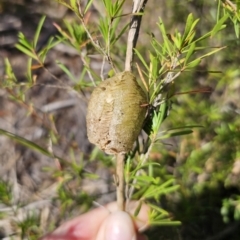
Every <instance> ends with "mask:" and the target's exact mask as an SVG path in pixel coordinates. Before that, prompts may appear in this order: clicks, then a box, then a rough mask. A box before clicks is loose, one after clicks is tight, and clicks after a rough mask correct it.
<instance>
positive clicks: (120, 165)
mask: <svg viewBox="0 0 240 240" xmlns="http://www.w3.org/2000/svg"><path fill="white" fill-rule="evenodd" d="M116 159H117V168H116V174H117V178H116V185H117V204H118V209H119V210H121V211H124V210H125V193H124V188H125V179H124V159H125V154H123V153H118V154H117V155H116Z"/></svg>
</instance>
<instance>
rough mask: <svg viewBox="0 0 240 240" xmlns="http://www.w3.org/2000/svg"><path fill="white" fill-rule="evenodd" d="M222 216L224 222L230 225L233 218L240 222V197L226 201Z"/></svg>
mask: <svg viewBox="0 0 240 240" xmlns="http://www.w3.org/2000/svg"><path fill="white" fill-rule="evenodd" d="M221 214H222V217H223V221H224V222H225V223H229V222H230V219H231V217H232V216H233V219H234V220H235V221H239V220H240V196H239V195H236V196H232V197H230V198H228V199H224V200H223V205H222V208H221ZM231 215H232V216H231Z"/></svg>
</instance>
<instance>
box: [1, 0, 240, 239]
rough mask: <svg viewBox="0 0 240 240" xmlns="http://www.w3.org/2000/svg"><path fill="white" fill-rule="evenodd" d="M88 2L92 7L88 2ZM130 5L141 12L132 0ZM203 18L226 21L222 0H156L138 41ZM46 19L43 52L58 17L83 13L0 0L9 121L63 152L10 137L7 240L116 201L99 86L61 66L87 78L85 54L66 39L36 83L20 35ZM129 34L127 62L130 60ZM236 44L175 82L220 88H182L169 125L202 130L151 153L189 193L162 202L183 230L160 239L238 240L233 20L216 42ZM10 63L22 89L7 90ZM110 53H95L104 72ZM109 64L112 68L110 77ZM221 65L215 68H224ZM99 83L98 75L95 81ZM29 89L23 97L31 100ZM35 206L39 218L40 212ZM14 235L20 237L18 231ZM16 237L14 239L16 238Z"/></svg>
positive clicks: (162, 230)
mask: <svg viewBox="0 0 240 240" xmlns="http://www.w3.org/2000/svg"><path fill="white" fill-rule="evenodd" d="M99 2H100V1H93V6H92V7H91V9H90V14H89V21H90V22H91V24H92V25H93V27H94V23H95V22H96V21H97V19H98V17H99V16H101V14H102V12H103V11H104V10H103V6H102V5H101V4H100V3H99ZM83 4H84V3H83ZM125 8H126V9H125V12H130V11H131V1H130V0H128V1H126V5H125ZM190 12H191V13H193V15H194V17H195V18H200V19H201V20H200V22H199V25H198V27H197V29H198V32H197V35H199V36H200V35H203V34H204V33H206V32H207V31H209V30H210V29H211V27H212V26H213V25H214V23H215V21H216V15H217V2H216V1H207V0H198V1H174V0H169V1H163V0H161V1H149V2H148V4H147V6H146V9H145V15H144V17H143V20H142V28H141V32H140V37H139V41H138V45H137V48H138V49H139V51H141V52H142V53H144V52H146V56H147V50H148V49H149V47H150V39H149V36H150V34H154V36H155V37H156V38H157V39H161V36H160V33H159V31H158V29H157V26H156V22H157V21H158V19H159V17H161V18H162V20H163V21H164V23H165V24H166V26H167V32H169V33H174V29H176V28H177V29H178V30H180V31H183V29H184V26H185V21H186V18H187V16H188V14H189V13H190ZM42 15H46V16H47V17H46V20H45V22H44V25H43V29H42V31H41V34H40V38H39V42H38V46H37V47H38V49H41V48H42V47H44V45H45V44H46V43H47V41H48V39H49V38H50V37H51V36H55V35H58V30H57V29H56V27H55V26H54V24H55V25H56V24H57V25H59V26H63V25H64V23H63V22H64V21H66V20H67V21H70V22H76V21H77V20H76V17H75V16H74V14H73V13H72V12H71V11H69V10H68V9H66V8H65V7H64V6H62V5H59V4H58V3H56V2H55V1H53V0H51V1H50V0H1V1H0V81H1V82H0V86H1V88H0V128H1V129H4V130H7V131H9V132H11V133H14V134H16V135H18V136H21V137H24V138H26V139H28V140H29V141H31V142H34V143H36V144H38V145H40V146H41V147H42V148H44V149H48V150H49V151H52V152H54V154H56V155H57V156H60V157H61V159H67V163H64V162H62V161H61V159H60V160H59V159H52V158H51V157H48V156H45V155H44V154H41V153H39V152H36V151H34V150H33V149H32V147H26V146H23V145H21V144H19V143H16V141H13V140H11V139H10V138H8V137H6V136H4V135H0V239H3V238H4V239H38V237H39V236H41V235H42V234H44V233H45V232H47V231H50V230H52V229H54V228H55V227H56V226H58V225H59V224H61V222H63V221H64V220H66V219H69V218H71V217H73V216H76V215H78V214H80V213H82V212H84V211H86V210H87V209H89V208H90V207H91V206H92V202H93V200H94V201H96V202H98V203H99V204H105V203H107V202H109V201H112V200H114V199H115V190H114V189H115V187H114V184H113V180H112V175H113V174H114V164H113V161H112V159H111V157H109V156H106V155H104V154H103V153H101V152H100V151H98V150H97V149H95V148H94V146H92V145H91V144H90V143H89V142H88V140H87V136H86V123H85V116H86V107H87V99H88V96H89V93H90V89H88V88H86V91H85V92H84V93H81V94H76V92H75V91H72V89H75V90H76V91H78V89H77V87H76V84H75V83H74V82H73V81H72V80H71V79H69V77H68V76H67V75H66V73H64V72H63V71H62V70H61V69H60V68H59V67H58V65H57V64H56V60H59V61H60V62H61V63H63V64H64V65H65V66H66V67H67V68H68V69H69V71H70V72H71V73H72V74H73V75H74V76H75V77H76V78H80V77H81V74H82V71H83V62H82V58H81V57H80V56H79V53H78V52H77V51H74V50H73V49H72V48H69V47H68V46H66V45H64V44H62V43H61V44H59V45H57V46H56V47H54V48H53V49H51V50H50V52H49V54H48V56H47V59H46V62H45V65H46V68H47V69H48V71H46V70H44V69H42V68H37V67H36V69H33V73H34V75H36V76H37V84H34V86H32V87H31V88H27V89H26V88H25V87H24V83H25V82H26V81H27V80H26V74H27V73H26V71H27V56H25V55H24V54H23V53H21V52H20V51H19V50H17V49H16V48H15V44H16V43H17V41H18V32H23V33H24V34H25V36H26V37H27V38H28V39H32V38H33V36H34V33H35V31H36V28H37V25H38V23H39V20H40V19H41V16H42ZM125 39H126V36H125V35H124V36H123V40H121V42H120V44H122V45H123V46H122V52H118V53H115V54H116V55H118V57H119V65H120V66H121V65H122V66H123V63H124V49H125V45H124V44H125ZM206 44H207V45H209V46H227V48H225V49H223V50H222V51H220V52H218V53H217V54H215V55H213V56H211V57H210V58H206V59H204V60H203V61H202V62H201V63H200V65H199V66H198V67H197V68H196V69H195V70H193V71H189V72H186V73H183V74H182V75H181V76H180V77H179V78H178V79H177V80H176V81H175V88H176V92H185V91H191V90H196V89H199V88H204V87H208V88H211V89H212V92H211V93H199V94H183V95H176V97H174V98H173V100H172V109H171V111H170V115H169V116H168V118H167V119H166V120H165V124H164V127H166V128H171V127H180V126H187V125H202V126H203V127H202V128H196V129H195V130H194V132H193V134H191V135H188V136H182V137H176V138H171V139H167V140H166V141H164V142H163V144H161V145H157V146H156V147H155V149H154V151H153V152H152V154H151V156H150V159H151V160H152V161H156V162H159V163H160V164H161V166H162V168H161V171H160V172H159V175H160V177H161V178H162V179H166V180H167V179H169V177H170V176H171V177H174V178H175V179H176V182H177V183H178V184H179V185H180V189H179V190H178V191H177V192H175V193H174V194H171V195H167V196H165V197H164V198H163V199H161V204H162V206H163V208H164V209H166V210H168V211H169V212H171V214H172V215H173V218H174V219H175V220H179V221H181V222H182V225H181V226H179V227H156V228H153V229H150V230H149V231H148V235H149V237H150V239H164V240H165V239H166V240H167V239H174V240H175V239H176V240H178V239H179V240H180V239H182V240H203V239H204V240H205V239H206V240H220V239H221V240H223V239H226V240H229V239H231V240H237V239H239V238H240V237H239V236H240V192H239V187H240V100H239V97H240V40H239V39H237V38H236V35H235V31H234V28H233V25H232V23H231V22H230V21H229V22H227V27H226V29H224V30H223V31H222V32H221V33H220V34H219V35H218V36H217V37H215V38H213V39H211V40H210V41H209V42H207V43H205V45H206ZM6 58H8V59H9V62H10V64H11V65H12V70H13V72H14V73H15V76H16V79H17V82H18V83H22V87H21V84H19V85H18V87H14V88H12V87H11V86H6V85H3V79H4V77H5V76H6V74H7V70H6ZM101 64H102V58H101V56H99V55H97V54H93V56H92V60H91V68H92V69H94V71H95V72H96V73H99V74H100V72H101ZM108 70H109V67H106V69H105V70H104V71H105V73H106V72H107V71H108ZM214 72H215V73H214ZM84 78H85V79H86V81H90V79H89V77H88V75H87V74H86V75H85V76H84ZM23 96H24V97H23ZM33 210H34V213H33ZM7 237H9V238H7ZM10 237H11V238H10Z"/></svg>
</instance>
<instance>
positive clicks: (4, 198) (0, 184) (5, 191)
mask: <svg viewBox="0 0 240 240" xmlns="http://www.w3.org/2000/svg"><path fill="white" fill-rule="evenodd" d="M0 202H1V203H3V204H5V205H11V202H12V192H11V186H10V185H9V183H7V182H4V181H2V180H0Z"/></svg>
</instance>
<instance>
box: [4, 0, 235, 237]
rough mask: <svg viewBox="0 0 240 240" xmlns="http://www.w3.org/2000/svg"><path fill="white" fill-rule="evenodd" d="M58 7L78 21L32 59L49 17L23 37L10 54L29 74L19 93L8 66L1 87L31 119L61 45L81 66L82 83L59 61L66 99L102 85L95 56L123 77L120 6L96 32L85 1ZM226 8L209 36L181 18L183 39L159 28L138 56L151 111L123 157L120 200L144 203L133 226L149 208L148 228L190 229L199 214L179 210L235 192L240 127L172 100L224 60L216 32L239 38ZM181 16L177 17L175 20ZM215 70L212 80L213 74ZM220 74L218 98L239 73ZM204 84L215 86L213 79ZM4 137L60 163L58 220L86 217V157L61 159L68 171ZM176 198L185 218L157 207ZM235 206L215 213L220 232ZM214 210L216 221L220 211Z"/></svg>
mask: <svg viewBox="0 0 240 240" xmlns="http://www.w3.org/2000/svg"><path fill="white" fill-rule="evenodd" d="M58 2H59V3H61V4H62V5H64V6H66V7H67V8H69V9H70V10H71V11H73V12H74V13H75V15H76V16H77V19H76V20H73V21H71V22H70V21H67V20H65V19H64V20H63V23H62V25H60V24H59V25H57V24H55V27H56V28H57V30H58V31H59V34H60V37H59V36H58V37H52V38H50V39H49V41H48V43H47V44H46V45H45V46H44V47H43V48H42V49H41V50H39V51H37V46H38V42H39V37H40V34H41V30H42V27H43V24H44V21H45V17H42V18H41V20H40V21H39V24H38V27H37V29H36V32H35V35H34V37H33V39H32V40H29V39H27V38H26V36H25V35H24V34H23V33H19V36H18V37H19V42H18V44H17V45H16V48H17V49H18V50H20V51H21V52H23V53H24V54H25V55H27V56H28V57H29V60H28V63H27V72H26V76H27V82H24V83H21V84H20V83H19V82H18V79H17V78H16V76H15V74H14V72H13V69H12V66H11V64H10V62H9V60H8V59H5V73H6V77H5V78H4V81H3V82H2V83H1V86H2V87H4V88H6V89H7V90H8V93H9V96H10V98H11V99H13V100H14V101H16V102H18V103H20V104H22V105H23V104H24V106H27V107H28V109H29V113H34V111H33V109H34V106H32V105H31V103H29V102H28V101H27V99H26V96H25V92H26V90H27V89H29V88H31V87H32V86H34V85H35V84H36V82H35V80H36V79H35V78H34V75H33V70H34V69H36V68H43V69H45V70H47V71H48V72H49V73H50V71H49V70H48V69H47V67H46V66H45V62H46V59H47V57H48V53H49V51H50V50H51V49H52V48H54V47H55V46H56V45H57V44H59V43H64V44H66V45H68V46H70V47H72V48H73V49H74V50H75V51H76V52H77V54H79V56H80V57H81V59H82V62H83V63H84V67H83V70H82V73H81V74H80V76H79V77H76V76H75V75H74V74H73V73H72V72H71V70H70V69H68V68H67V67H66V66H65V65H64V64H63V63H61V62H60V61H59V60H56V64H57V65H58V67H59V68H60V69H61V70H62V71H63V72H64V73H65V74H66V76H67V77H68V78H69V79H71V80H72V82H73V84H74V85H73V87H68V86H67V87H66V89H68V90H69V89H70V90H76V91H78V92H80V91H84V90H86V89H89V87H92V86H95V85H97V84H98V82H99V81H100V79H101V78H103V76H99V74H98V73H95V72H94V71H93V69H91V67H90V66H91V59H90V57H89V54H95V53H98V54H99V53H100V54H101V55H102V57H103V67H104V62H105V60H106V59H107V61H108V62H109V63H110V65H111V66H112V69H111V71H110V72H115V71H116V69H117V68H119V69H121V70H122V68H123V60H122V62H121V61H119V58H116V55H117V54H119V53H122V52H123V49H124V47H125V46H123V45H122V44H121V43H120V41H119V40H120V39H121V38H122V36H123V34H124V33H126V32H127V27H128V25H129V24H128V23H126V24H125V25H124V26H122V25H121V22H122V20H123V18H122V14H123V12H122V10H123V4H124V2H125V1H124V0H122V1H120V0H119V1H118V0H117V1H111V0H103V1H102V4H103V6H104V9H105V14H103V16H102V17H101V18H100V19H99V22H98V27H97V29H96V27H93V26H92V25H91V24H90V23H88V22H86V21H85V18H84V17H85V15H86V14H87V12H88V11H89V9H90V7H91V5H92V3H93V1H92V0H88V1H87V3H86V5H85V6H80V4H79V3H78V1H76V0H69V1H63V0H58ZM230 3H231V2H230V1H223V0H219V1H218V9H217V10H216V21H215V22H214V23H213V24H211V26H209V29H210V30H209V29H206V28H205V27H204V28H203V29H201V26H202V25H200V24H202V21H203V19H199V18H196V17H194V14H193V13H190V14H188V16H186V18H185V22H184V24H183V25H182V27H181V28H180V30H178V29H175V27H174V30H171V29H170V28H169V26H167V25H168V23H166V21H167V20H166V19H161V18H159V20H158V23H157V28H158V29H157V31H158V33H159V36H160V38H159V39H158V38H157V37H155V35H154V34H151V35H150V37H149V38H150V44H151V47H149V48H148V47H146V48H145V49H144V48H143V49H141V48H138V49H135V53H136V57H137V61H139V62H140V64H139V66H138V71H139V75H140V79H141V81H142V85H144V87H145V91H146V92H147V94H148V99H149V102H148V104H149V106H148V116H147V117H146V120H145V124H144V131H145V132H146V133H147V136H146V138H144V140H138V141H136V144H135V146H134V149H133V151H132V152H130V153H129V154H128V155H127V160H126V165H125V179H126V185H127V189H126V192H127V201H128V202H129V201H131V200H132V199H137V200H139V202H140V203H139V207H138V208H137V210H136V212H135V216H137V214H138V212H139V210H140V208H141V205H142V203H147V204H148V206H149V207H150V209H151V211H150V224H151V225H160V226H176V225H179V224H180V222H179V221H175V219H180V220H182V218H184V217H185V219H187V218H188V217H189V218H191V216H190V215H191V214H192V215H194V214H195V212H194V204H193V206H189V202H187V201H186V202H184V200H185V199H187V198H189V199H190V200H191V198H192V197H193V196H194V197H195V196H200V195H201V194H203V193H204V191H205V190H206V189H210V191H213V190H214V189H216V188H218V187H219V186H222V185H224V186H225V187H228V186H231V185H232V182H231V179H229V177H228V176H229V174H230V173H231V170H232V169H231V167H232V164H233V163H234V161H235V160H236V159H237V157H239V156H240V152H239V145H240V142H239V139H240V138H239V120H238V119H234V121H230V120H229V119H231V114H227V113H226V114H222V113H221V112H219V111H217V110H216V105H212V106H209V105H210V104H209V99H207V101H206V100H205V99H204V98H203V97H192V96H180V97H179V98H178V99H180V100H181V101H180V104H179V105H178V103H177V100H176V96H178V93H177V92H176V89H177V88H178V86H179V85H180V86H182V87H181V88H184V87H187V88H189V86H192V85H193V86H194V87H195V86H196V85H197V84H198V83H197V81H195V78H197V77H196V75H200V73H199V72H198V69H199V68H201V66H202V65H203V64H204V63H206V62H207V63H209V62H208V58H209V59H212V57H213V55H215V54H216V53H219V51H220V50H223V49H224V50H225V46H220V45H219V44H218V41H216V42H217V44H216V42H214V40H216V39H218V36H219V34H221V32H222V31H226V29H228V28H227V23H229V22H231V23H232V25H233V27H234V31H235V34H236V36H237V37H239V19H240V12H239V11H240V4H239V2H238V1H237V2H236V4H233V5H232V4H230ZM177 10H178V9H175V11H177ZM232 25H231V27H232ZM212 42H213V44H212ZM224 45H225V42H224ZM146 49H147V50H146ZM116 59H118V61H119V62H117V61H116ZM219 61H220V60H219ZM36 63H37V65H36ZM211 67H213V69H214V70H211ZM211 67H209V68H207V69H206V72H207V74H209V73H212V74H216V73H220V71H219V68H218V67H217V70H215V68H216V65H211ZM220 70H222V69H220ZM223 70H224V74H223V75H222V79H220V80H218V82H217V83H215V86H216V89H217V90H218V91H224V90H223V88H225V86H226V82H231V81H232V79H233V78H238V77H239V76H240V75H239V70H238V69H235V68H234V70H233V69H230V70H226V71H225V69H223ZM50 74H51V73H50ZM86 75H88V76H90V79H91V82H89V81H87V80H86ZM52 76H53V75H52ZM214 76H215V75H214ZM53 77H55V76H53ZM55 78H56V77H55ZM217 78H219V77H217ZM192 79H193V81H192ZM210 79H212V81H213V82H214V81H215V82H216V80H214V79H213V77H211V76H210ZM211 84H213V83H211ZM177 105H178V106H177ZM166 119H167V120H168V122H167V123H166ZM193 119H195V120H193ZM196 119H197V120H196ZM202 126H203V127H202ZM190 133H193V134H192V135H190V136H184V137H183V135H188V134H190ZM0 134H2V135H4V136H7V137H9V138H10V139H12V140H14V141H16V142H17V143H19V144H21V145H24V146H25V147H27V148H29V149H31V150H34V151H37V152H39V153H41V154H44V155H46V156H48V157H50V158H52V159H57V160H58V161H59V162H60V164H61V166H64V167H65V168H64V169H63V170H62V169H59V170H54V171H53V170H51V169H45V170H46V171H50V172H53V177H54V178H55V179H56V181H58V182H57V183H58V188H57V189H58V191H57V197H56V200H57V201H59V202H60V207H61V210H62V212H61V215H62V216H64V217H69V215H74V210H75V209H76V208H77V209H81V210H82V211H85V210H87V209H89V208H90V206H91V204H92V201H93V200H94V197H95V196H89V195H88V194H86V193H85V192H84V191H81V190H79V189H80V186H81V184H82V179H84V178H89V179H96V178H97V176H96V175H95V174H91V173H88V172H86V171H85V170H84V168H85V165H84V163H83V162H84V161H83V157H82V158H81V159H78V160H79V161H76V159H75V156H74V153H73V151H69V153H67V156H68V158H69V159H68V160H69V161H66V160H65V159H62V158H60V157H59V156H56V155H55V154H54V152H52V151H49V150H46V149H45V148H44V147H42V146H40V145H38V144H36V143H34V142H32V141H29V140H26V139H25V138H23V137H20V136H17V135H15V134H13V133H10V132H7V131H5V130H3V129H0ZM51 134H52V135H51ZM50 135H51V136H52V137H51V138H52V142H53V144H56V145H57V144H58V138H57V137H56V136H55V135H54V134H53V132H51V129H50ZM199 135H203V136H208V139H210V141H208V142H207V143H204V144H202V143H200V136H199ZM173 137H178V139H180V143H179V145H180V147H179V148H180V153H179V157H176V159H178V160H177V161H178V162H177V164H176V165H177V167H175V170H174V172H172V173H171V174H169V172H167V171H166V169H165V164H166V163H167V161H168V157H169V156H168V154H169V150H166V148H167V147H166V144H164V142H163V141H164V140H166V139H168V140H169V139H170V140H171V139H172V138H173ZM184 141H185V143H184ZM227 142H231V146H230V145H227V144H226V143H227ZM159 146H161V154H162V156H160V157H159V159H158V160H157V161H161V164H159V163H157V162H155V160H156V159H154V158H153V157H152V156H153V155H152V153H154V152H155V151H156V149H158V148H159ZM168 147H169V146H168ZM158 151H159V150H158ZM96 159H97V160H98V161H99V162H100V163H101V164H104V166H107V167H109V168H111V167H112V166H113V165H114V163H113V161H112V158H111V157H109V156H106V155H105V154H104V153H102V152H100V151H99V150H98V149H97V148H95V149H94V150H93V151H92V152H91V154H90V156H89V159H88V161H90V162H93V161H95V160H96ZM79 162H80V163H79ZM98 164H99V163H98ZM202 179H203V180H202ZM73 181H76V182H77V184H78V186H76V189H75V190H73V189H72V188H71V187H70V185H71V184H70V183H71V182H73ZM238 187H239V185H238ZM78 190H79V191H78ZM0 193H1V194H0V196H1V197H0V201H1V202H3V203H4V204H6V205H10V204H11V198H12V196H11V191H10V187H9V186H8V185H7V184H6V183H5V182H0ZM175 194H178V197H176V198H177V199H178V200H179V199H181V200H182V204H183V205H182V206H183V212H181V210H179V209H177V207H176V208H173V209H174V210H176V212H174V214H170V212H171V208H170V207H169V205H171V204H169V205H168V204H165V205H164V204H162V203H164V201H166V198H167V201H168V202H171V203H173V205H174V204H175V203H176V202H177V201H176V199H175V196H176V195H175ZM194 197H193V199H194ZM190 200H189V201H190ZM179 201H180V200H179ZM239 201H240V200H239V196H238V195H236V196H232V197H230V198H225V199H224V201H223V205H222V208H221V214H222V216H223V220H224V222H229V221H230V220H231V217H232V216H231V215H233V219H234V220H236V221H239V220H240V217H239V216H240V211H239V205H240V204H239ZM199 202H200V200H199ZM178 203H179V202H177V203H176V205H177V204H178ZM166 205H167V206H168V207H169V210H168V209H167V208H166V209H167V210H165V206H166ZM177 206H178V205H177ZM179 208H181V206H180V207H179ZM197 208H198V209H197V211H198V210H199V209H200V210H199V212H200V213H199V214H201V213H202V212H204V214H205V209H204V210H202V209H201V204H200V203H199V205H198V204H197ZM218 210H219V213H220V209H218ZM184 211H185V212H184ZM201 211H202V212H201ZM209 211H210V210H209ZM179 213H180V214H179ZM185 214H186V215H185ZM38 223H39V219H38V218H37V217H36V216H35V215H34V214H33V215H30V216H29V217H28V218H27V219H26V220H24V221H22V222H21V223H19V224H18V225H19V227H20V228H21V232H22V237H28V238H29V239H35V238H34V237H33V235H34V234H36V235H38V234H39V232H38V229H37V227H36V226H37V224H38Z"/></svg>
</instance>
